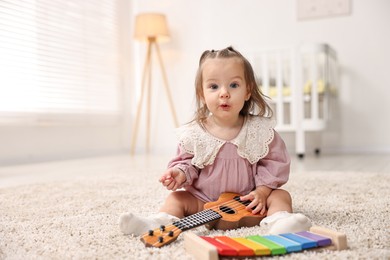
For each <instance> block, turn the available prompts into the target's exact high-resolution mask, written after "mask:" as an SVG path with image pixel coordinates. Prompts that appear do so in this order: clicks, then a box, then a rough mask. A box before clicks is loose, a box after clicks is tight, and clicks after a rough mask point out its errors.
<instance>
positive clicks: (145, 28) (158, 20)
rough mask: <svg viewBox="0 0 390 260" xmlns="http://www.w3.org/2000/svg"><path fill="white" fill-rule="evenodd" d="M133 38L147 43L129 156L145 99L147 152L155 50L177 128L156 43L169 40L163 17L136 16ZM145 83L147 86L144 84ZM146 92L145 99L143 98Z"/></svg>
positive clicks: (154, 14)
mask: <svg viewBox="0 0 390 260" xmlns="http://www.w3.org/2000/svg"><path fill="white" fill-rule="evenodd" d="M134 38H135V39H137V40H141V41H146V42H147V52H146V58H145V64H144V68H143V73H142V82H141V96H140V99H139V101H138V105H137V112H136V118H135V124H134V128H133V135H132V139H131V154H132V155H133V154H134V151H135V144H136V141H137V134H138V128H139V121H140V117H141V111H142V104H143V100H144V99H145V98H146V151H147V152H148V151H149V146H150V106H151V104H150V103H151V83H152V73H151V72H152V53H153V49H155V51H156V53H157V58H158V61H159V65H160V69H161V74H162V78H163V83H164V87H165V92H166V94H167V97H168V103H169V106H170V110H171V113H172V117H173V121H174V124H175V127H178V126H179V123H178V121H177V117H176V112H175V107H174V105H173V101H172V96H171V91H170V89H169V85H168V80H167V75H166V72H165V67H164V64H163V60H162V58H161V53H160V48H159V46H158V41H161V40H166V39H169V31H168V26H167V21H166V18H165V15H163V14H158V13H143V14H138V15H137V16H136V20H135V33H134ZM146 81H147V84H146ZM145 92H146V97H145Z"/></svg>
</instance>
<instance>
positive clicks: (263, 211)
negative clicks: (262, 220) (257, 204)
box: [260, 207, 267, 215]
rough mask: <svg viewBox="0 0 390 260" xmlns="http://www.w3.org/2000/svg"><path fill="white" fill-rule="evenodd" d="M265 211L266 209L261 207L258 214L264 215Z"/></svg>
mask: <svg viewBox="0 0 390 260" xmlns="http://www.w3.org/2000/svg"><path fill="white" fill-rule="evenodd" d="M266 212H267V209H266V208H265V207H263V208H262V209H261V211H260V215H265V213H266Z"/></svg>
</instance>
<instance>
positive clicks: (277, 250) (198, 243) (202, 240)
mask: <svg viewBox="0 0 390 260" xmlns="http://www.w3.org/2000/svg"><path fill="white" fill-rule="evenodd" d="M184 246H185V249H186V251H187V252H188V253H189V254H191V255H193V256H194V257H195V258H196V259H199V260H218V259H219V256H220V257H250V256H272V255H283V254H288V253H293V252H300V251H303V250H306V249H314V248H326V249H330V250H343V249H346V248H347V247H348V246H347V237H346V235H345V234H343V233H339V232H335V231H332V230H329V229H326V228H323V227H318V226H315V227H311V228H310V231H303V232H297V233H286V234H280V235H267V236H257V235H254V236H248V237H245V238H230V237H227V236H216V237H204V236H197V235H195V234H194V233H191V232H190V233H186V234H185V235H184Z"/></svg>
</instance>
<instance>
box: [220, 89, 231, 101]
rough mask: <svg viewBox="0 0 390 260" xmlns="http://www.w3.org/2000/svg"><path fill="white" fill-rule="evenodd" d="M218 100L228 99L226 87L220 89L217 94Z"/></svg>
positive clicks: (228, 94)
mask: <svg viewBox="0 0 390 260" xmlns="http://www.w3.org/2000/svg"><path fill="white" fill-rule="evenodd" d="M219 96H220V98H229V97H230V93H229V91H228V89H227V88H226V87H222V88H221V92H220V93H219Z"/></svg>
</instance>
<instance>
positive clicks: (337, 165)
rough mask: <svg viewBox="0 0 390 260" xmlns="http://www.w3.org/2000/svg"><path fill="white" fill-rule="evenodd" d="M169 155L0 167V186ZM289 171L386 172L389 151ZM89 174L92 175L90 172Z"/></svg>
mask: <svg viewBox="0 0 390 260" xmlns="http://www.w3.org/2000/svg"><path fill="white" fill-rule="evenodd" d="M168 161H169V157H165V156H141V155H139V156H129V155H127V154H123V155H116V156H107V157H94V158H83V159H77V160H66V161H55V162H46V163H36V164H25V165H15V166H6V167H0V188H5V187H13V186H19V185H25V184H32V183H37V182H50V181H61V180H69V179H73V178H74V177H76V176H83V177H85V176H88V175H91V177H92V176H96V175H104V174H107V173H110V172H112V171H113V169H115V171H116V172H118V171H119V172H120V171H121V169H122V168H127V169H128V167H133V168H136V169H145V170H148V169H150V170H156V169H157V170H159V169H165V167H166V164H167V162H168ZM291 171H292V172H306V171H345V172H349V171H358V172H382V173H383V172H384V173H389V174H390V154H371V155H362V154H359V155H352V154H350V155H320V156H312V157H310V156H308V157H305V158H304V159H298V158H296V157H293V158H292V164H291ZM92 174H93V175H92Z"/></svg>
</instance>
